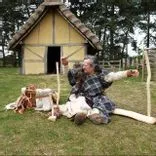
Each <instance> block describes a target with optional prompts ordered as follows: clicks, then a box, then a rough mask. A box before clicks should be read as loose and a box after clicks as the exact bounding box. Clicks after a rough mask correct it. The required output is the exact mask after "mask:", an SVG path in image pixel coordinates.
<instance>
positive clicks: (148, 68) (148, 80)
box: [144, 49, 151, 116]
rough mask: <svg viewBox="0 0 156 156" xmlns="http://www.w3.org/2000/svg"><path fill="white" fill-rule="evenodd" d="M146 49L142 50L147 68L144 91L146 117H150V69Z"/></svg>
mask: <svg viewBox="0 0 156 156" xmlns="http://www.w3.org/2000/svg"><path fill="white" fill-rule="evenodd" d="M147 51H148V50H147V49H145V50H144V55H145V61H146V66H147V81H146V89H147V115H148V116H151V92H150V81H151V68H150V62H149V57H148V53H147Z"/></svg>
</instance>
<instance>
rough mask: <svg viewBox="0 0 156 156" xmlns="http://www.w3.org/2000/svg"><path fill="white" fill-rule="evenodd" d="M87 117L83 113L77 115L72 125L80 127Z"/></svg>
mask: <svg viewBox="0 0 156 156" xmlns="http://www.w3.org/2000/svg"><path fill="white" fill-rule="evenodd" d="M86 117H87V115H86V114H85V113H77V114H76V115H75V117H74V123H75V124H76V125H82V124H83V123H84V122H85V120H86Z"/></svg>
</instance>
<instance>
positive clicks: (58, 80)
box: [56, 62, 60, 106]
mask: <svg viewBox="0 0 156 156" xmlns="http://www.w3.org/2000/svg"><path fill="white" fill-rule="evenodd" d="M56 73H57V92H58V97H57V100H56V105H57V106H58V105H59V101H60V77H59V64H58V62H56Z"/></svg>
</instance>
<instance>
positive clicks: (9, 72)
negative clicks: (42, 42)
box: [0, 68, 156, 155]
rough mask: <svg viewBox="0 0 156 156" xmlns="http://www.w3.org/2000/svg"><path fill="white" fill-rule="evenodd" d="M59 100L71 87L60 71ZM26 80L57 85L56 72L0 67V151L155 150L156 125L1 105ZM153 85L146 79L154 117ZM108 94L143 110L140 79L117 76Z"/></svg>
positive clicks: (126, 152) (102, 152)
mask: <svg viewBox="0 0 156 156" xmlns="http://www.w3.org/2000/svg"><path fill="white" fill-rule="evenodd" d="M60 80H61V101H60V103H61V104H62V103H65V102H66V100H67V98H68V95H69V91H70V86H69V84H68V82H67V78H66V76H63V75H61V76H60ZM30 83H33V84H36V85H37V86H38V87H48V88H52V89H56V90H57V78H56V75H27V76H24V75H19V74H18V69H17V68H0V101H1V102H0V112H1V113H0V124H1V126H0V155H155V154H156V126H155V125H150V124H146V123H143V122H139V121H137V120H133V119H131V118H127V117H122V116H118V115H112V121H111V122H110V123H109V124H108V125H94V124H93V123H91V122H90V121H89V120H86V122H85V123H84V124H83V125H81V126H77V125H75V124H74V123H73V122H72V121H70V120H68V119H67V118H66V117H61V118H60V119H58V120H57V121H56V122H52V121H49V120H48V119H47V116H46V113H41V112H37V111H34V110H27V111H26V112H25V113H24V114H23V115H20V114H16V113H14V112H13V111H12V110H9V111H6V110H5V109H4V108H5V105H6V104H8V103H10V102H13V101H15V100H16V99H17V97H18V96H19V95H20V89H21V88H22V87H24V86H26V85H28V84H30ZM155 92H156V84H154V82H152V83H151V94H152V116H153V117H156V94H155ZM107 95H108V96H109V97H110V98H111V99H112V100H113V101H114V102H116V103H117V106H118V107H120V108H124V109H128V110H132V111H135V112H139V113H142V114H147V106H146V103H147V102H146V82H142V81H141V79H140V78H135V79H134V78H127V79H123V80H120V81H116V82H114V83H113V84H112V86H111V87H110V88H109V89H108V90H107Z"/></svg>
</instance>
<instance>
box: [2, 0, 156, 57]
mask: <svg viewBox="0 0 156 156" xmlns="http://www.w3.org/2000/svg"><path fill="white" fill-rule="evenodd" d="M42 2H43V0H14V1H11V0H2V2H1V3H0V19H1V20H2V21H3V24H2V26H1V28H0V37H1V38H0V44H1V46H2V47H3V48H2V49H0V50H1V52H2V53H3V55H4V56H3V57H5V53H4V51H5V50H4V48H5V47H6V46H7V44H8V41H9V40H10V39H11V36H12V35H13V34H14V33H15V32H16V31H17V30H19V29H20V27H21V25H23V24H24V23H25V21H26V20H27V19H28V18H29V17H30V15H31V14H32V12H34V10H35V9H36V8H37V7H38V5H39V4H41V3H42ZM64 2H65V0H64ZM68 2H69V5H68V6H69V7H70V9H71V11H72V12H73V13H74V14H75V15H76V16H78V18H79V19H81V21H82V22H84V23H85V24H86V25H87V26H88V27H89V28H90V29H91V30H92V31H93V32H94V33H96V35H97V36H98V37H99V39H100V41H101V43H102V46H103V51H102V52H100V58H101V59H108V60H110V59H122V58H123V57H128V54H127V45H128V44H130V43H131V45H132V46H133V49H134V50H137V49H138V43H137V41H136V39H135V38H134V35H133V34H134V32H135V30H136V29H138V30H140V33H144V34H145V37H144V39H143V43H144V45H145V46H146V47H150V46H151V45H156V37H155V36H156V35H155V32H156V24H155V23H156V20H151V19H153V18H151V17H154V16H155V14H156V1H155V0H148V1H147V0H68Z"/></svg>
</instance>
